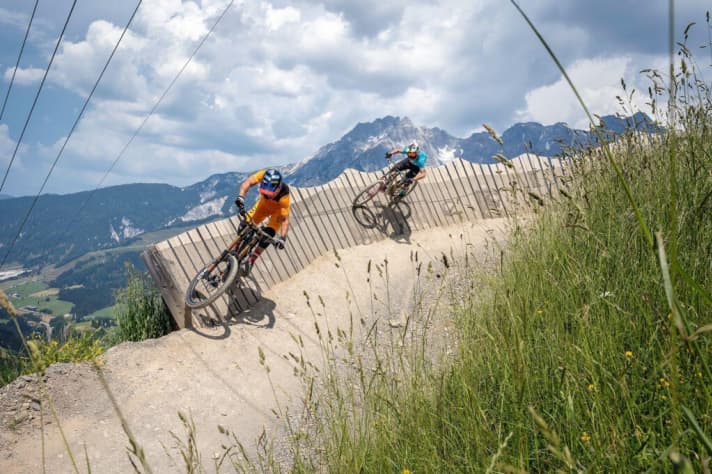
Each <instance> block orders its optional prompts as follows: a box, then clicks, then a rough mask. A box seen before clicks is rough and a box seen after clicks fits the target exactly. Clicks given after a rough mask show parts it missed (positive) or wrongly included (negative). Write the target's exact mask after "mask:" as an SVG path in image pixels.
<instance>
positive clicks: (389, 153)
mask: <svg viewBox="0 0 712 474" xmlns="http://www.w3.org/2000/svg"><path fill="white" fill-rule="evenodd" d="M391 156H392V154H391V152H390V151H387V152H386V159H388V158H390V157H391Z"/></svg>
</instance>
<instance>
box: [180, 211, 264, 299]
mask: <svg viewBox="0 0 712 474" xmlns="http://www.w3.org/2000/svg"><path fill="white" fill-rule="evenodd" d="M240 220H241V221H242V222H244V223H245V225H244V226H242V229H240V231H239V232H238V234H237V237H236V238H235V240H234V241H233V242H232V243H231V244H230V245H229V246H228V247H227V248H226V249H225V250H223V251H222V253H221V254H220V256H219V257H217V258H216V259H215V260H213V261H212V262H210V263H209V264H207V265H206V266H205V267H203V268H202V269H201V270H200V271H199V272H198V273H197V274H196V275H195V276H194V277H193V279H192V280H191V282H190V284H189V285H188V290H187V291H186V293H185V304H186V305H187V306H188V307H189V308H193V309H196V308H202V307H204V306H208V305H209V304H210V303H212V302H213V301H215V300H216V299H218V297H220V296H221V295H222V294H223V293H225V291H226V290H227V289H228V288H229V287H230V285H232V284H233V282H234V281H235V278H237V275H238V273H239V268H240V264H241V263H242V262H243V261H244V260H245V259H246V258H248V257H249V255H250V253H251V252H252V249H254V248H255V247H256V246H257V245H258V244H259V243H260V240H262V239H263V238H267V239H269V241H270V243H274V242H275V240H274V239H273V238H272V236H271V235H269V234H268V233H266V232H265V231H264V230H263V228H262V227H261V226H258V225H257V224H255V223H254V222H253V221H252V220H251V219H250V217H249V216H248V215H247V214H246V213H244V212H241V213H240Z"/></svg>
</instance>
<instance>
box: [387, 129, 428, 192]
mask: <svg viewBox="0 0 712 474" xmlns="http://www.w3.org/2000/svg"><path fill="white" fill-rule="evenodd" d="M399 153H402V154H404V155H406V156H407V158H404V159H402V160H401V161H399V162H398V163H396V164H395V165H394V166H393V169H392V171H396V172H397V171H403V170H408V173H407V174H406V182H405V188H404V189H402V190H401V191H400V195H401V196H405V195H406V193H407V190H408V188H409V187H410V186H411V184H413V181H420V180H421V179H423V178H424V177H425V162H426V161H427V160H428V155H427V154H426V153H425V152H424V151H423V150H421V149H420V147H419V146H418V143H417V142H415V141H413V142H412V143H411V144H410V145H408V146H406V147H403V149H399V148H394V149H393V150H391V151H389V152H387V153H386V159H388V158H390V157H391V156H393V155H397V154H399Z"/></svg>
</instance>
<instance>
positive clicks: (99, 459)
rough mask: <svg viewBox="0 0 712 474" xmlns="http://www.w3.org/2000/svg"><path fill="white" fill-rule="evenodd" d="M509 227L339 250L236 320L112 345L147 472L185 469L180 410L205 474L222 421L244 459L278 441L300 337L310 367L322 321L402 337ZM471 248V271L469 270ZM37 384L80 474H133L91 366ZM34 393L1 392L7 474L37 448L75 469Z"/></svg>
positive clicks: (25, 388)
mask: <svg viewBox="0 0 712 474" xmlns="http://www.w3.org/2000/svg"><path fill="white" fill-rule="evenodd" d="M505 226H506V223H505V222H504V221H503V220H488V221H480V222H477V223H464V224H459V225H453V226H450V227H445V228H439V229H433V230H429V231H424V232H417V233H413V234H412V235H410V236H409V238H408V240H400V241H398V240H385V241H381V242H378V243H374V244H371V245H369V246H359V247H354V248H351V249H347V250H342V251H339V253H338V256H337V255H335V254H331V255H327V256H322V257H319V258H318V259H316V260H315V261H314V262H312V263H311V264H310V265H309V266H308V267H307V268H305V269H304V270H303V271H302V272H300V273H299V274H298V275H296V276H294V277H293V278H291V279H290V280H288V281H286V282H283V283H281V284H279V285H277V286H276V287H274V288H272V289H271V290H269V291H268V292H266V293H265V294H264V295H263V300H262V301H261V302H260V303H259V304H258V305H257V306H256V307H255V308H253V309H252V310H251V311H249V312H248V313H246V314H243V316H242V317H241V318H240V320H239V321H230V322H229V324H226V325H223V326H219V327H216V328H211V329H199V330H195V331H193V330H182V331H178V332H175V333H172V334H170V335H168V336H166V337H163V338H160V339H156V340H150V341H144V342H142V343H126V344H121V345H119V346H117V347H114V348H112V349H111V350H109V351H108V352H107V353H106V354H105V357H104V360H105V362H104V364H103V373H104V377H105V380H106V384H107V385H108V387H109V390H110V392H111V395H112V396H113V397H114V398H115V400H116V402H117V404H118V406H119V407H120V410H121V413H122V415H123V417H124V418H125V420H126V422H127V425H128V427H129V428H130V430H131V432H132V433H133V436H134V437H135V439H136V440H137V441H138V442H139V444H140V445H141V447H142V448H143V450H144V452H145V455H146V459H147V460H148V463H149V464H150V466H151V470H152V472H154V473H164V472H166V473H168V472H185V466H184V464H183V461H182V460H181V456H180V451H179V450H178V448H177V446H176V440H175V439H174V438H173V437H172V436H171V433H174V434H175V435H176V436H178V437H179V438H180V439H182V440H185V439H186V436H185V430H184V428H183V426H182V423H181V421H180V419H179V417H178V413H179V412H180V413H184V414H186V415H189V416H191V417H192V420H193V421H194V423H195V426H196V434H197V444H198V448H199V452H200V455H201V461H202V464H203V465H204V466H205V467H206V469H207V471H209V472H211V471H213V470H214V469H213V468H212V465H213V457H214V456H215V455H217V453H219V452H220V451H221V449H220V445H221V444H225V443H226V441H227V439H226V438H225V436H224V435H223V434H221V433H220V432H219V431H218V426H223V427H227V428H229V429H230V430H231V431H232V432H233V433H235V434H236V435H237V437H238V438H239V439H240V440H241V441H242V442H243V443H244V444H245V446H246V448H247V450H248V452H250V453H254V452H255V449H256V440H257V438H258V437H259V436H260V434H261V433H262V432H263V431H265V432H266V433H267V434H268V435H269V436H270V437H272V438H274V439H279V438H280V437H282V435H283V433H282V432H281V426H282V425H281V422H280V420H279V419H278V417H277V416H276V415H275V413H280V412H281V413H284V410H289V411H290V413H297V412H299V407H300V404H299V401H300V398H301V395H302V386H301V382H300V379H298V378H297V377H295V375H294V366H295V363H294V362H293V360H292V359H291V358H290V357H289V352H292V353H295V354H298V353H299V352H300V350H299V347H298V345H297V343H296V342H295V341H296V340H298V339H300V338H301V340H302V341H303V343H304V347H303V348H302V349H301V352H302V353H303V354H304V355H305V357H306V358H307V360H310V361H312V362H314V363H317V364H318V362H319V361H320V360H322V352H321V349H320V343H319V336H318V335H317V331H316V329H315V328H316V326H317V325H318V326H319V327H320V330H321V333H322V334H324V333H325V331H324V329H326V328H328V329H330V330H331V331H333V332H335V331H336V328H337V327H339V328H342V329H345V328H347V327H348V326H349V324H350V323H351V321H352V320H355V321H359V320H360V319H364V321H367V322H368V324H369V325H370V324H373V322H376V321H377V324H379V325H381V326H380V327H383V328H384V330H391V331H397V330H400V329H398V328H397V326H398V324H396V323H397V321H398V320H399V319H401V318H402V317H403V315H404V314H406V312H408V311H412V309H413V301H415V300H417V298H415V296H416V292H417V293H418V294H425V293H427V290H428V287H430V288H431V289H432V287H434V286H436V285H439V284H441V277H446V276H448V275H450V276H449V278H453V277H455V278H460V276H461V275H457V274H456V273H457V272H460V273H462V272H463V271H473V268H472V266H473V262H474V261H475V260H476V258H474V259H473V258H472V257H473V256H475V257H476V256H477V255H479V254H481V253H482V252H484V249H485V248H486V247H487V246H489V245H490V244H491V243H492V239H493V237H494V238H496V239H500V238H502V236H503V235H505ZM270 251H273V250H270ZM416 252H417V255H418V257H417V261H416V257H415V254H416ZM466 253H467V254H468V259H467V261H468V262H469V263H468V265H469V268H467V269H464V267H463V266H462V263H463V262H464V261H465V259H464V258H463V256H464V255H465V254H466ZM443 254H445V255H447V258H448V264H449V266H450V269H448V270H446V269H445V267H444V265H443V258H442V255H443ZM386 258H387V262H388V263H387V264H386V263H385V262H384V260H385V259H386ZM369 260H371V262H372V265H371V273H370V275H369V274H368V273H367V270H368V262H369ZM420 263H422V264H423V267H421V270H422V269H423V268H427V267H428V266H430V268H431V270H432V271H430V272H427V277H426V276H423V275H426V272H424V271H422V272H421V277H420V278H418V275H417V273H418V272H417V271H416V267H417V265H418V264H420ZM475 271H476V269H475ZM305 295H308V297H309V303H310V304H311V307H310V305H309V304H308V302H307V296H305ZM322 302H323V306H322ZM425 303H426V304H430V303H429V302H427V301H426V302H425ZM441 304H443V303H441ZM444 304H447V303H444ZM442 313H443V314H444V313H445V311H443V312H442ZM439 317H441V316H436V318H435V319H434V321H433V326H434V329H435V330H436V331H437V328H438V326H439V325H441V326H440V329H442V325H445V324H446V323H447V321H445V320H441V319H438V318H439ZM356 325H357V326H359V324H356ZM260 352H262V353H263V354H264V359H263V360H261V358H260ZM266 366H268V367H269V374H268V372H267V370H266ZM44 380H45V384H46V386H47V387H48V390H49V393H50V395H51V398H52V401H53V406H54V409H55V411H56V413H57V416H58V417H59V420H60V426H61V429H62V431H63V433H64V436H65V437H66V439H67V442H68V444H69V447H70V448H71V451H72V453H73V455H74V459H75V462H76V464H77V466H78V469H79V472H86V471H87V469H86V465H87V460H86V457H87V456H88V463H89V464H90V465H91V470H92V472H97V473H128V472H133V469H132V467H131V464H130V463H129V460H128V456H127V451H126V449H127V446H128V441H127V437H126V435H125V434H124V431H123V430H122V427H121V421H120V418H119V416H118V415H117V413H116V411H115V410H114V408H113V407H112V403H111V400H110V397H109V395H108V394H107V392H106V390H104V389H103V388H102V384H101V381H100V378H99V377H98V375H97V373H96V371H95V370H94V369H93V368H92V367H91V366H90V365H88V364H57V365H54V366H52V367H50V368H49V369H48V370H47V374H46V375H45V377H44ZM38 393H39V383H38V381H37V380H36V377H34V376H25V377H22V378H20V379H18V380H17V381H15V382H13V383H12V384H10V385H8V386H6V387H3V388H2V389H0V472H2V473H5V474H15V473H18V474H20V473H37V472H42V452H43V449H44V453H45V460H46V461H45V463H46V470H47V471H46V472H48V473H64V472H74V468H73V466H72V462H71V460H70V457H69V455H68V453H67V450H66V449H65V447H64V445H63V442H62V436H61V434H60V431H59V430H58V426H57V423H56V422H55V421H54V420H53V419H52V414H51V412H50V411H49V408H48V406H47V404H44V405H43V407H41V406H40V404H39V403H37V402H35V401H33V400H32V399H31V398H26V397H25V396H24V395H23V394H25V395H30V396H34V397H37V394H38ZM41 412H42V418H43V421H44V423H45V424H44V447H43V444H42V435H41V433H42V430H40V428H39V426H40V421H41V420H40V414H41ZM18 420H19V421H18ZM85 450H86V455H85V454H84V453H85ZM284 456H285V457H286V454H285V455H284ZM221 472H232V469H231V468H229V467H228V468H225V469H222V470H221Z"/></svg>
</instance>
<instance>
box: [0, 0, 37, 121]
mask: <svg viewBox="0 0 712 474" xmlns="http://www.w3.org/2000/svg"><path fill="white" fill-rule="evenodd" d="M38 3H40V0H35V6H34V8H33V9H32V15H31V16H30V23H29V24H28V25H27V31H25V37H24V39H23V40H22V46H21V47H20V54H18V55H17V62H15V69H13V70H12V78H11V79H10V85H9V86H8V87H7V93H6V94H5V100H4V101H3V102H2V109H0V120H2V115H3V114H4V113H5V105H7V99H8V97H10V90H12V84H13V83H14V82H15V74H16V73H17V67H18V66H19V65H20V58H21V57H22V52H23V51H24V50H25V43H27V36H28V35H29V34H30V27H31V26H32V20H33V19H34V18H35V12H36V11H37V4H38Z"/></svg>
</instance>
